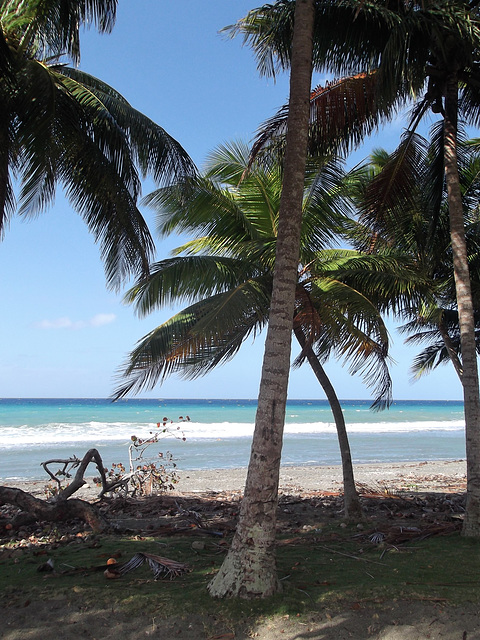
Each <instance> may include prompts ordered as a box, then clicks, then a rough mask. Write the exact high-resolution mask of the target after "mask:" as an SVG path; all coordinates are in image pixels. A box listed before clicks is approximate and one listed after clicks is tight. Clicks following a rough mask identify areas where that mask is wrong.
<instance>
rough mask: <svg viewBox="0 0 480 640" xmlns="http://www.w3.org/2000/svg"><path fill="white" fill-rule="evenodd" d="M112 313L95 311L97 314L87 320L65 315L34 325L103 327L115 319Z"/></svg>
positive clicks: (58, 327) (48, 327) (70, 327)
mask: <svg viewBox="0 0 480 640" xmlns="http://www.w3.org/2000/svg"><path fill="white" fill-rule="evenodd" d="M116 317H117V316H116V315H115V314H114V313H97V315H95V316H93V318H90V320H88V321H84V320H75V321H74V320H71V319H70V318H68V317H67V316H63V317H61V318H56V319H55V320H42V321H41V322H37V323H35V326H36V327H38V328H39V329H73V330H78V329H84V328H85V327H103V326H104V325H106V324H110V323H111V322H114V321H115V319H116Z"/></svg>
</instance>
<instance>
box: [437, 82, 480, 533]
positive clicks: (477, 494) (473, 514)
mask: <svg viewBox="0 0 480 640" xmlns="http://www.w3.org/2000/svg"><path fill="white" fill-rule="evenodd" d="M457 113H458V79H457V77H456V74H451V75H450V77H449V78H448V81H447V89H446V96H445V178H446V184H447V193H448V207H449V216H450V236H451V241H452V252H453V269H454V276H455V288H456V294H457V305H458V321H459V325H460V340H461V347H462V369H463V373H462V384H463V398H464V411H465V429H466V433H465V436H466V455H467V508H466V513H465V520H464V524H463V534H464V535H466V536H471V537H475V538H480V396H479V388H478V367H477V352H476V347H475V322H474V314H473V300H472V291H471V286H470V274H469V269H468V258H467V245H466V240H465V226H464V221H463V206H462V196H461V190H460V180H459V175H458V162H457Z"/></svg>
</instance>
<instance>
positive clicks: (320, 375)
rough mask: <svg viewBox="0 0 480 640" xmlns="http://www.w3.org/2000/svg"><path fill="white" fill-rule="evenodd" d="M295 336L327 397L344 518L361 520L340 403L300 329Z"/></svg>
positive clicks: (360, 509)
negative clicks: (337, 454) (339, 465)
mask: <svg viewBox="0 0 480 640" xmlns="http://www.w3.org/2000/svg"><path fill="white" fill-rule="evenodd" d="M294 333H295V336H296V338H297V340H298V342H299V344H300V346H301V347H302V351H303V352H304V353H305V355H306V358H307V360H308V363H309V365H310V366H311V367H312V370H313V373H314V374H315V376H316V378H317V380H318V382H319V383H320V385H321V386H322V389H323V390H324V392H325V395H326V396H327V400H328V403H329V405H330V408H331V410H332V414H333V419H334V421H335V427H336V430H337V438H338V445H339V447H340V457H341V460H342V474H343V503H344V510H345V517H346V518H363V511H362V505H361V504H360V498H359V496H358V493H357V489H356V487H355V477H354V474H353V464H352V454H351V451H350V443H349V441H348V433H347V427H346V425H345V418H344V415H343V411H342V407H341V405H340V401H339V400H338V397H337V394H336V393H335V389H334V388H333V385H332V383H331V382H330V380H329V378H328V376H327V374H326V373H325V369H324V368H323V367H322V365H321V364H320V362H319V360H318V358H317V356H316V355H315V353H314V352H313V349H312V347H311V346H309V345H307V342H306V340H305V336H304V334H303V332H302V330H301V329H300V327H297V328H295V330H294Z"/></svg>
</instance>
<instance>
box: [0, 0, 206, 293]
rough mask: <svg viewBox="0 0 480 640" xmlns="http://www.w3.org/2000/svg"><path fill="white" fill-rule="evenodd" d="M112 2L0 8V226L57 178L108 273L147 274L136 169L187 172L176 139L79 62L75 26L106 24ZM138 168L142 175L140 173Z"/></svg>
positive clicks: (47, 200) (29, 209) (38, 2)
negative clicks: (64, 59) (97, 245)
mask: <svg viewBox="0 0 480 640" xmlns="http://www.w3.org/2000/svg"><path fill="white" fill-rule="evenodd" d="M115 8H116V0H115V1H114V0H103V2H97V1H95V2H94V1H93V0H83V1H80V0H68V1H66V0H56V1H55V0H54V1H51V0H48V1H47V0H31V1H30V2H23V1H20V0H11V1H6V2H3V3H2V6H1V8H0V27H1V35H2V38H0V42H1V43H2V46H1V47H0V60H1V64H0V105H1V107H0V108H1V110H2V119H1V123H0V234H1V233H3V232H4V231H5V228H6V226H7V223H8V220H9V217H10V216H11V215H13V213H14V212H15V210H16V198H15V194H14V189H13V186H12V181H13V180H15V181H17V182H18V183H19V212H20V214H21V215H24V216H31V215H33V214H37V213H39V212H41V211H43V210H44V209H45V208H46V207H47V206H48V205H49V204H51V203H52V201H53V199H54V196H55V190H56V186H57V183H61V184H62V185H63V186H64V188H65V191H66V193H67V196H68V198H69V200H70V202H71V203H72V205H73V206H74V208H75V209H76V210H77V211H78V212H79V213H80V214H81V215H82V217H83V218H84V220H85V222H86V223H87V225H88V227H89V229H90V231H91V232H92V233H93V235H94V237H95V240H96V241H98V242H99V243H100V245H101V251H102V257H103V259H104V261H105V269H106V276H107V281H108V283H109V284H110V285H111V286H114V287H117V286H118V285H119V284H120V282H121V281H122V280H123V279H124V278H125V277H126V276H127V275H129V274H137V275H138V274H139V273H141V272H144V273H146V272H147V270H148V263H149V259H150V258H151V256H152V254H153V242H152V238H151V235H150V232H149V230H148V228H147V225H146V223H145V221H144V219H143V217H142V215H141V213H140V211H139V210H138V208H137V205H136V202H137V198H138V196H139V193H140V174H143V175H145V174H146V173H150V174H152V175H153V177H154V178H155V180H157V181H161V180H162V179H165V180H166V179H170V178H172V177H175V178H178V176H179V175H181V174H182V173H184V172H189V173H192V172H193V169H194V168H193V163H192V162H191V160H190V159H189V157H188V155H187V154H186V152H185V151H184V150H183V149H182V147H181V146H180V145H179V144H178V143H177V142H176V141H175V140H173V139H172V138H171V137H170V136H169V135H168V134H167V133H166V132H165V131H164V130H163V129H162V128H161V127H159V126H158V125H156V124H155V123H153V122H152V121H151V120H149V119H148V118H147V117H145V116H144V115H142V114H141V113H139V112H138V111H136V110H135V109H133V108H132V107H131V106H130V104H129V103H128V102H127V101H126V100H125V99H124V98H123V97H122V96H121V95H120V94H119V93H118V92H117V91H115V90H114V89H113V88H112V87H110V86H108V85H107V84H105V83H103V82H102V81H101V80H98V79H96V78H94V77H92V76H89V75H88V74H86V73H83V72H81V71H79V70H78V69H75V68H71V67H68V66H67V65H66V64H65V63H64V62H62V56H63V55H66V56H68V57H70V58H71V59H72V60H73V61H74V62H78V60H79V55H80V50H79V28H80V26H81V24H82V23H85V22H87V21H93V22H95V23H96V24H97V26H98V27H99V28H100V30H104V31H105V30H109V29H110V28H111V27H112V25H113V21H114V18H115ZM139 172H140V173H139Z"/></svg>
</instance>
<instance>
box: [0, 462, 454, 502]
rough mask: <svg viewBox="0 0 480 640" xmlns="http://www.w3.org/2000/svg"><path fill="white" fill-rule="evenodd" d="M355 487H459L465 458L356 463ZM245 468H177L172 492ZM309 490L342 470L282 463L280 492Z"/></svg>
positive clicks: (212, 483)
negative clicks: (283, 464) (289, 465)
mask: <svg viewBox="0 0 480 640" xmlns="http://www.w3.org/2000/svg"><path fill="white" fill-rule="evenodd" d="M354 472H355V479H356V482H357V485H359V487H362V486H365V487H368V488H379V487H381V488H382V489H387V490H395V491H400V490H406V491H439V492H450V491H463V490H465V486H466V463H465V460H446V461H434V462H423V461H419V462H402V463H392V464H387V463H383V464H360V465H356V466H355V467H354ZM246 473H247V470H246V469H207V470H195V471H191V470H185V471H182V470H181V469H179V470H178V477H179V482H178V484H177V485H176V487H175V493H180V494H182V493H211V492H222V491H240V492H241V491H243V488H244V486H245V478H246ZM47 481H48V478H47V477H45V480H44V481H43V480H35V481H23V482H8V483H6V484H8V486H12V487H19V488H21V489H24V490H25V491H30V492H31V493H33V494H34V495H37V496H39V497H44V487H45V485H46V484H47ZM312 491H320V492H341V491H342V470H341V467H340V466H322V467H317V466H304V467H282V468H281V471H280V493H283V494H294V495H295V494H302V493H308V492H312ZM97 494H98V487H97V486H96V485H95V483H94V482H93V478H91V477H87V484H86V485H85V486H84V487H82V488H81V489H80V490H79V491H78V493H77V494H76V495H77V496H78V497H83V498H85V499H94V498H95V496H96V495H97Z"/></svg>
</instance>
